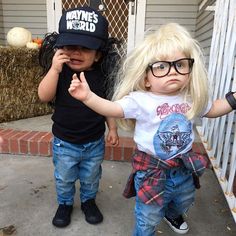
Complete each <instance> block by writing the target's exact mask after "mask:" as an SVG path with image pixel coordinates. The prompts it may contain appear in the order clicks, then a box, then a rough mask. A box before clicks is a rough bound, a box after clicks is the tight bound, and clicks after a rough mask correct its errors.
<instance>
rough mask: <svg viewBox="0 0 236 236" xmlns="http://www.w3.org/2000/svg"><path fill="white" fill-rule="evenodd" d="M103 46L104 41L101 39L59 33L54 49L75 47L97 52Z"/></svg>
mask: <svg viewBox="0 0 236 236" xmlns="http://www.w3.org/2000/svg"><path fill="white" fill-rule="evenodd" d="M103 44H104V41H103V40H102V39H99V38H95V37H91V36H89V35H82V34H81V35H79V34H73V33H60V34H59V35H58V38H57V42H56V47H63V46H68V45H77V46H81V47H86V48H89V49H93V50H98V49H100V48H101V47H102V45H103Z"/></svg>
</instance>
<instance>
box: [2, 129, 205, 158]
mask: <svg viewBox="0 0 236 236" xmlns="http://www.w3.org/2000/svg"><path fill="white" fill-rule="evenodd" d="M0 136H2V137H3V139H4V142H3V146H2V150H1V153H9V154H22V155H23V154H24V155H33V156H34V155H35V156H51V155H52V133H51V132H41V131H22V130H14V129H0ZM134 148H135V144H134V141H133V139H132V138H130V137H120V143H119V145H118V146H117V147H113V146H112V145H110V144H109V143H106V150H105V160H111V161H130V158H131V156H132V153H133V151H134ZM193 150H194V151H195V152H198V153H202V154H206V152H205V149H204V146H203V144H202V143H194V145H193Z"/></svg>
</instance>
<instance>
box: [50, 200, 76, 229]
mask: <svg viewBox="0 0 236 236" xmlns="http://www.w3.org/2000/svg"><path fill="white" fill-rule="evenodd" d="M72 210H73V206H71V205H66V204H63V205H62V204H60V205H59V206H58V208H57V212H56V214H55V216H54V217H53V220H52V224H53V225H55V226H56V227H60V228H61V227H66V226H67V225H69V224H70V216H71V213H72Z"/></svg>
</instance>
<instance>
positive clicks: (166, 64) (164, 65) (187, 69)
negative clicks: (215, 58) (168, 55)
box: [148, 58, 194, 78]
mask: <svg viewBox="0 0 236 236" xmlns="http://www.w3.org/2000/svg"><path fill="white" fill-rule="evenodd" d="M193 63H194V59H193V58H181V59H179V60H176V61H156V62H153V63H151V64H149V65H148V67H149V68H150V69H151V72H152V74H153V76H155V77H158V78H161V77H164V76H166V75H168V74H169V73H170V70H171V67H172V66H174V68H175V70H176V72H178V73H179V74H181V75H187V74H190V73H191V71H192V68H193Z"/></svg>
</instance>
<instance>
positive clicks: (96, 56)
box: [94, 51, 102, 62]
mask: <svg viewBox="0 0 236 236" xmlns="http://www.w3.org/2000/svg"><path fill="white" fill-rule="evenodd" d="M101 56H102V53H101V52H98V51H97V52H96V55H95V59H94V61H95V62H98V61H99V59H100V58H101Z"/></svg>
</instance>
